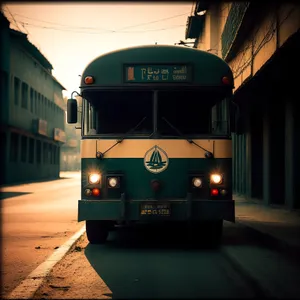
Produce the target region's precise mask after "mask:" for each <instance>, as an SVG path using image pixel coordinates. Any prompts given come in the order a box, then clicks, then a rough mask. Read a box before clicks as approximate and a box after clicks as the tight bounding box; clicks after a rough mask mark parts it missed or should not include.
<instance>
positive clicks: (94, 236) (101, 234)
mask: <svg viewBox="0 0 300 300" xmlns="http://www.w3.org/2000/svg"><path fill="white" fill-rule="evenodd" d="M85 224H86V235H87V238H88V240H89V242H90V243H91V244H104V243H105V242H106V240H107V237H108V234H109V224H108V222H107V221H99V220H98V221H94V220H87V221H86V222H85Z"/></svg>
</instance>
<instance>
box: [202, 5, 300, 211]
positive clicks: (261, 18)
mask: <svg viewBox="0 0 300 300" xmlns="http://www.w3.org/2000/svg"><path fill="white" fill-rule="evenodd" d="M233 5H235V3H234V2H232V3H229V2H226V3H218V4H213V5H211V7H210V8H209V9H208V11H207V16H206V20H205V22H206V24H205V29H204V32H203V35H202V36H201V37H199V39H198V41H200V43H198V45H197V47H198V48H199V49H201V50H209V49H212V50H209V51H212V53H214V54H217V55H219V56H220V57H222V56H221V50H222V43H221V35H222V33H223V29H224V26H225V24H226V22H227V18H228V15H229V14H230V8H231V7H232V6H233ZM251 5H252V3H251V4H250V6H251ZM216 6H219V7H218V8H216ZM253 7H254V8H253ZM248 9H249V7H248ZM251 9H252V10H248V11H247V12H246V14H245V15H244V18H243V19H242V22H241V25H240V26H239V27H238V28H239V29H238V30H239V31H240V32H242V30H244V31H245V26H247V25H245V24H252V25H251V27H249V28H246V29H247V30H246V31H247V34H246V35H240V36H239V38H238V40H237V36H238V33H239V31H238V32H237V33H235V36H234V37H232V41H233V42H235V44H234V50H232V53H231V55H230V56H229V59H227V60H226V61H227V63H228V64H229V65H230V67H231V68H232V70H233V73H234V77H235V89H234V98H233V99H234V101H236V102H237V103H238V104H239V106H240V110H241V113H242V118H241V119H242V122H241V125H242V126H241V129H242V130H241V132H242V133H241V134H233V184H234V192H235V193H237V194H242V195H244V196H246V197H250V198H257V199H260V200H262V201H263V202H264V203H265V204H266V205H268V204H279V205H284V206H285V207H287V208H290V209H293V208H299V207H300V201H299V192H298V191H297V189H296V182H297V180H296V178H297V176H298V175H297V174H296V170H295V169H296V167H295V166H296V165H297V164H298V165H299V136H297V135H296V132H297V130H299V121H298V118H297V117H296V112H295V111H296V100H295V96H293V95H295V94H296V93H297V94H298V92H297V91H296V86H297V82H296V81H297V80H296V78H295V76H294V75H293V73H294V71H296V69H297V67H296V65H297V61H298V63H299V50H300V49H299V28H300V6H299V4H297V3H280V4H276V3H273V4H272V3H270V4H265V6H264V8H263V7H260V6H257V7H256V9H257V10H256V11H255V6H254V5H252V7H251ZM260 9H261V10H260ZM250 11H251V14H250ZM247 13H248V15H247ZM247 18H248V19H247ZM251 19H252V22H250V23H249V20H251ZM247 20H248V21H247ZM247 22H248V23H247ZM243 26H244V27H243ZM246 31H245V32H246ZM217 35H219V37H218V38H217V37H216V36H217ZM241 36H242V38H241ZM291 39H293V42H290V41H291ZM216 40H217V41H219V43H218V46H217V47H215V46H214V47H211V46H212V45H213V42H215V41H216ZM297 41H298V42H297ZM292 43H293V44H292ZM297 43H298V44H297ZM232 45H233V44H232ZM287 45H289V46H287ZM296 45H298V54H297V50H295V49H296V47H297V46H296ZM282 49H285V50H282ZM278 53H280V55H279V54H278ZM227 57H228V56H227ZM298 177H299V176H298Z"/></svg>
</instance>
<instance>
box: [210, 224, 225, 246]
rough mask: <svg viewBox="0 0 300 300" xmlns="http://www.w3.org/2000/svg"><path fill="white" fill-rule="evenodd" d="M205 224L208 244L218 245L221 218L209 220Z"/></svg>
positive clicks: (219, 241)
mask: <svg viewBox="0 0 300 300" xmlns="http://www.w3.org/2000/svg"><path fill="white" fill-rule="evenodd" d="M207 225H208V226H207V228H208V234H209V236H208V240H209V243H210V245H211V246H213V247H218V246H220V244H221V242H222V235H223V220H216V221H210V222H208V224H207Z"/></svg>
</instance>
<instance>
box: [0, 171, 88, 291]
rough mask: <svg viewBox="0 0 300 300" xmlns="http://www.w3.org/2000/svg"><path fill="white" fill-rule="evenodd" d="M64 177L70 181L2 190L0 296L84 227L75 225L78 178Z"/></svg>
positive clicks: (79, 224)
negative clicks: (0, 292)
mask: <svg viewBox="0 0 300 300" xmlns="http://www.w3.org/2000/svg"><path fill="white" fill-rule="evenodd" d="M63 175H66V174H63ZM67 175H68V176H69V177H71V178H66V179H60V180H55V181H48V182H39V183H31V184H23V185H15V186H13V187H4V188H2V189H1V194H2V195H1V198H2V200H1V206H2V207H1V208H2V211H1V215H2V235H1V246H2V257H3V260H2V268H1V278H2V285H3V288H2V295H5V294H7V293H9V292H10V291H12V290H13V289H14V288H15V287H16V286H17V285H18V284H19V283H20V282H21V281H22V280H23V279H24V278H26V276H27V275H28V274H29V273H30V272H32V271H33V270H34V269H35V268H36V267H37V266H38V265H40V264H41V263H42V262H43V261H45V259H46V258H47V257H49V256H50V255H51V254H52V253H53V251H54V249H55V248H56V247H58V246H60V245H62V244H63V243H64V242H65V241H67V240H68V239H69V237H70V236H72V235H73V234H74V233H75V232H76V231H78V230H79V229H80V228H81V227H82V226H83V225H84V224H83V223H78V222H77V199H78V197H79V195H80V175H79V174H76V173H71V174H67ZM4 197H5V198H4ZM3 198H4V199H3Z"/></svg>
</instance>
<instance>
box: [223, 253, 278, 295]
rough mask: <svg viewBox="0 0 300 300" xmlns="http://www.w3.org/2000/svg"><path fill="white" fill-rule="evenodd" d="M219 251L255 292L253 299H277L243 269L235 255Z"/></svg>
mask: <svg viewBox="0 0 300 300" xmlns="http://www.w3.org/2000/svg"><path fill="white" fill-rule="evenodd" d="M221 251H222V253H223V255H224V256H225V257H226V259H227V260H229V261H230V263H231V265H232V266H233V268H234V269H235V270H236V271H237V272H238V273H240V274H242V276H243V277H244V278H246V280H247V281H248V283H249V284H250V285H251V287H252V289H253V291H254V292H255V298H274V299H276V298H277V296H276V295H275V294H274V293H272V291H270V290H269V289H268V288H266V287H265V286H263V285H262V284H261V282H260V280H259V279H257V278H256V276H255V274H254V272H252V271H251V270H250V269H248V268H247V267H245V265H244V264H243V262H242V261H241V260H240V259H239V258H238V257H237V256H236V255H234V254H233V253H231V252H230V251H228V250H227V249H225V248H221Z"/></svg>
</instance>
